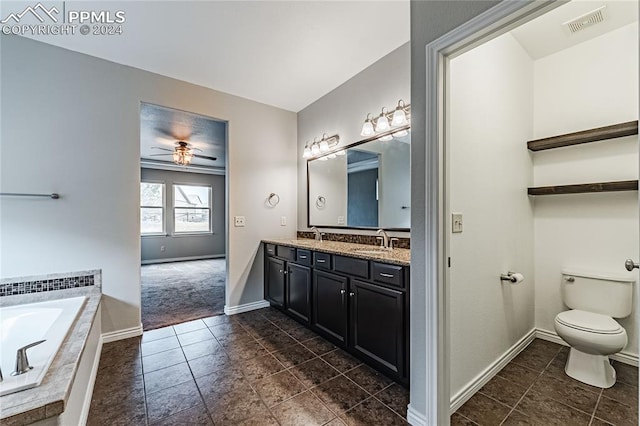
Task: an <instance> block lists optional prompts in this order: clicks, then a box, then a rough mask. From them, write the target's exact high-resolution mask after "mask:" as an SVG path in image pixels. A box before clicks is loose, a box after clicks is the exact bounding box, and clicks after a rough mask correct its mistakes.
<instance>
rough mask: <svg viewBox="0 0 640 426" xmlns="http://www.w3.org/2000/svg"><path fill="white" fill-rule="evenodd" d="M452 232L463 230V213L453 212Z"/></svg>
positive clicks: (457, 232)
mask: <svg viewBox="0 0 640 426" xmlns="http://www.w3.org/2000/svg"><path fill="white" fill-rule="evenodd" d="M451 232H452V233H454V234H459V233H461V232H462V213H451Z"/></svg>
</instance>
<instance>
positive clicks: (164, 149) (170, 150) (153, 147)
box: [151, 146, 173, 152]
mask: <svg viewBox="0 0 640 426" xmlns="http://www.w3.org/2000/svg"><path fill="white" fill-rule="evenodd" d="M151 149H161V150H163V151H169V152H173V149H167V148H160V147H159V146H152V147H151Z"/></svg>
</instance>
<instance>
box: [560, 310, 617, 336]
mask: <svg viewBox="0 0 640 426" xmlns="http://www.w3.org/2000/svg"><path fill="white" fill-rule="evenodd" d="M556 321H557V322H558V323H560V324H562V325H564V326H566V327H570V328H573V329H576V330H581V331H586V332H589V333H595V334H620V333H623V332H624V328H622V326H621V325H620V324H618V322H617V321H616V320H614V319H613V318H611V317H610V316H607V315H602V314H596V313H594V312H587V311H581V310H579V309H573V310H570V311H565V312H560V313H559V314H558V315H557V316H556Z"/></svg>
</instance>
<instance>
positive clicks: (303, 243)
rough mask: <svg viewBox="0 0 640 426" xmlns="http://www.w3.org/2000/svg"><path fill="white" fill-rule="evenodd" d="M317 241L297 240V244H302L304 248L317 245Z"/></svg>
mask: <svg viewBox="0 0 640 426" xmlns="http://www.w3.org/2000/svg"><path fill="white" fill-rule="evenodd" d="M316 242H317V241H316V240H296V244H302V245H303V246H307V245H308V246H310V245H313V244H315V243H316Z"/></svg>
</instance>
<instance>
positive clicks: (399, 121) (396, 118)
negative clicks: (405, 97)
mask: <svg viewBox="0 0 640 426" xmlns="http://www.w3.org/2000/svg"><path fill="white" fill-rule="evenodd" d="M405 124H407V115H406V114H405V113H404V110H403V109H402V108H400V106H398V108H396V110H395V111H394V112H393V118H392V119H391V125H392V126H404V125H405Z"/></svg>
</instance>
